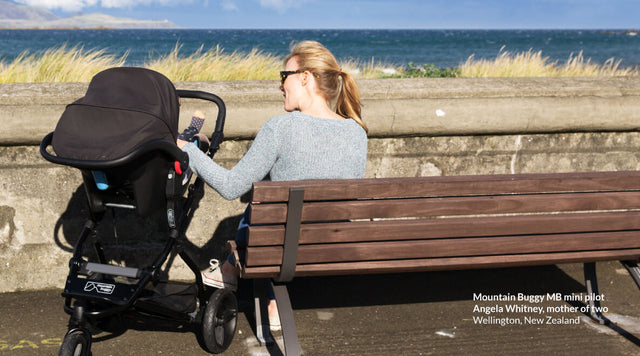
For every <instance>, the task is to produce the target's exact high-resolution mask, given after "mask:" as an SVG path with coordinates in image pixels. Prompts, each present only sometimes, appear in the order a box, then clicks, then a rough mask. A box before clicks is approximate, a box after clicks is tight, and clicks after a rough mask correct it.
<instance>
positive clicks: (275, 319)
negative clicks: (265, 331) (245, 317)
mask: <svg viewBox="0 0 640 356" xmlns="http://www.w3.org/2000/svg"><path fill="white" fill-rule="evenodd" d="M272 305H273V306H274V308H269V307H271V306H272ZM269 309H271V310H269ZM267 310H268V311H269V312H273V314H269V330H271V331H279V330H281V329H282V325H281V323H280V313H279V312H278V307H277V304H276V303H275V300H271V301H269V306H268V307H267Z"/></svg>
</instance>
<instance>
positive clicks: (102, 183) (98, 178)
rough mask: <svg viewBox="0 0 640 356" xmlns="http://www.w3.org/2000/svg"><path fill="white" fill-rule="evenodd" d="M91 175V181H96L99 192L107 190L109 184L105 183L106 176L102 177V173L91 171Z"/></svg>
mask: <svg viewBox="0 0 640 356" xmlns="http://www.w3.org/2000/svg"><path fill="white" fill-rule="evenodd" d="M91 174H93V180H95V181H96V187H98V189H100V190H107V189H109V183H108V182H107V176H105V175H104V172H102V171H91Z"/></svg>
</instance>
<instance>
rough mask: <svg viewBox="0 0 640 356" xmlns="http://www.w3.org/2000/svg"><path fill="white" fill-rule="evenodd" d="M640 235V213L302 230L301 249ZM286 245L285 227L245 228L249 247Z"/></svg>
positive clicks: (324, 225) (335, 225)
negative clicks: (328, 245) (538, 236)
mask: <svg viewBox="0 0 640 356" xmlns="http://www.w3.org/2000/svg"><path fill="white" fill-rule="evenodd" d="M637 229H640V211H633V212H613V213H581V214H554V215H520V216H499V217H481V218H477V217H470V218H448V219H420V220H392V221H355V222H342V223H319V224H304V225H302V227H301V229H300V240H299V243H300V244H301V245H304V244H320V243H335V242H364V241H385V240H388V241H392V240H418V239H436V238H451V237H473V236H500V235H525V234H551V233H558V234H560V233H576V232H590V231H617V230H637ZM283 243H284V225H258V226H249V236H248V245H249V246H271V245H282V244H283Z"/></svg>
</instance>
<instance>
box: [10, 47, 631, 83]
mask: <svg viewBox="0 0 640 356" xmlns="http://www.w3.org/2000/svg"><path fill="white" fill-rule="evenodd" d="M180 49H181V46H180V45H179V44H176V46H175V47H174V49H173V50H172V51H171V53H169V54H167V55H164V56H160V57H158V58H152V59H149V60H148V61H147V62H146V63H145V64H144V65H143V66H144V67H147V68H150V69H153V70H156V71H158V72H160V73H163V74H164V75H166V76H167V77H168V78H169V79H171V80H173V81H209V80H277V79H278V71H280V70H281V68H282V58H280V57H277V56H273V55H271V54H266V53H263V52H261V51H259V50H257V49H254V50H252V51H250V52H249V53H241V52H232V53H225V52H224V50H223V49H222V48H220V47H219V46H217V47H215V48H212V49H210V50H207V51H205V50H204V49H203V48H202V47H201V48H200V49H199V50H197V51H196V52H194V53H192V54H190V55H182V54H181V53H180ZM126 57H127V55H126V54H125V55H123V56H121V57H117V56H115V55H110V54H106V53H105V51H104V50H84V49H83V48H82V47H72V48H67V47H66V46H64V45H63V46H61V47H59V48H54V49H49V50H47V51H45V52H44V53H38V54H30V53H29V52H23V53H22V54H20V55H19V56H18V57H17V58H16V59H15V60H13V61H12V62H10V63H5V62H4V61H1V60H0V83H15V82H88V81H90V80H91V78H92V77H93V76H94V75H95V74H96V73H98V72H100V71H102V70H104V69H107V68H111V67H119V66H123V65H124V64H125V60H126ZM340 65H341V67H342V69H343V70H345V71H347V72H349V73H351V74H352V75H354V76H355V77H356V78H360V79H370V78H374V79H375V78H388V77H424V76H457V77H554V76H636V75H638V74H639V72H640V71H639V69H638V68H620V67H619V66H620V61H615V60H614V59H610V60H608V61H606V62H605V63H604V64H602V65H599V64H594V63H591V60H590V59H585V58H584V57H583V55H582V53H579V54H578V55H576V56H573V55H572V56H571V57H570V58H569V60H568V61H567V62H566V63H564V64H562V65H559V64H558V62H557V61H553V62H552V61H550V60H549V57H544V56H543V55H542V51H537V52H534V51H533V50H529V51H527V52H523V53H517V54H512V53H510V52H508V51H504V48H503V49H501V50H500V53H499V54H498V56H497V57H496V58H495V59H492V60H485V59H481V60H477V59H475V57H474V56H471V57H469V58H468V59H467V61H466V62H465V63H462V64H461V65H460V67H459V68H457V69H454V70H449V71H445V72H442V71H434V72H438V73H435V74H433V75H432V73H431V72H432V71H433V69H437V68H435V66H433V65H424V66H415V65H413V66H412V65H409V66H408V67H403V66H395V65H389V64H385V63H380V62H376V61H375V60H374V59H371V60H370V61H364V62H363V61H360V60H353V59H350V60H345V61H342V62H341V63H340ZM431 67H433V68H431ZM443 73H444V75H443Z"/></svg>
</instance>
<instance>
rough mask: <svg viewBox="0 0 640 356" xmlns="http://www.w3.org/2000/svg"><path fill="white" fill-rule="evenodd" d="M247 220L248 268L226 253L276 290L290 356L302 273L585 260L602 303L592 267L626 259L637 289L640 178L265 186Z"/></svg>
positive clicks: (259, 304)
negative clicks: (291, 285) (294, 299)
mask: <svg viewBox="0 0 640 356" xmlns="http://www.w3.org/2000/svg"><path fill="white" fill-rule="evenodd" d="M250 221H251V225H250V226H249V237H248V246H247V247H246V261H245V263H243V264H241V263H240V261H239V258H238V254H237V252H238V251H237V246H235V243H234V242H233V241H230V242H229V243H228V248H229V250H230V251H231V252H232V253H234V256H235V257H236V262H237V263H238V264H237V265H238V266H240V267H241V277H242V278H247V279H254V283H256V281H258V280H260V279H263V282H264V279H267V280H270V281H272V283H273V285H274V292H275V295H276V300H277V303H278V309H279V313H280V317H281V322H282V327H283V330H282V332H283V338H284V342H285V352H286V354H288V355H292V354H299V353H300V346H299V344H298V339H297V334H296V331H295V323H294V319H293V311H292V308H291V303H290V300H289V295H288V292H287V288H286V282H289V281H291V280H292V279H293V278H294V277H298V276H328V275H351V274H365V273H405V272H414V271H435V270H459V269H481V268H495V267H510V266H530V265H546V264H559V263H575V262H580V263H584V270H585V280H586V288H587V293H596V294H598V290H597V282H596V275H595V262H596V261H605V260H619V261H621V262H623V264H624V265H625V267H627V269H628V270H629V272H630V274H631V275H632V277H633V278H634V280H635V282H636V284H638V286H640V273H639V269H638V267H637V265H636V264H635V261H636V260H638V258H640V172H636V171H632V172H595V173H593V172H592V173H553V174H519V175H482V176H444V177H419V178H389V179H357V180H317V181H292V182H259V183H255V184H254V186H253V196H252V203H251V205H250ZM255 285H256V286H258V285H260V284H255ZM254 289H255V292H256V293H259V292H260V290H264V288H254ZM254 298H256V299H255V303H256V308H259V309H257V310H261V311H262V312H261V313H256V314H257V315H256V319H257V320H256V324H257V325H262V323H261V320H265V319H264V318H265V317H266V312H265V308H264V306H265V301H264V295H263V294H260V293H259V294H258V295H256V296H254ZM590 303H591V306H592V307H597V308H598V309H594V308H591V310H599V307H600V306H599V303H598V302H597V301H591V302H590ZM591 317H593V318H594V319H596V320H598V321H599V322H601V323H605V322H607V320H606V318H604V316H603V315H602V314H600V313H599V312H592V313H591ZM256 329H257V333H258V334H259V335H258V337H259V338H263V337H264V335H260V334H261V333H263V332H262V331H261V328H260V327H257V328H256Z"/></svg>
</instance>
